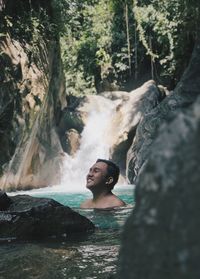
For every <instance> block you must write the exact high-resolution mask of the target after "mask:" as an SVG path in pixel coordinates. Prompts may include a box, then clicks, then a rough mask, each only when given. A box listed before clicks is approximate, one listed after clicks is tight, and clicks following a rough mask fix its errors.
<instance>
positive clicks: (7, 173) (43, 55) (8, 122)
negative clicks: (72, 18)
mask: <svg viewBox="0 0 200 279" xmlns="http://www.w3.org/2000/svg"><path fill="white" fill-rule="evenodd" d="M0 16H1V23H2V25H1V35H0V64H1V73H0V145H1V150H0V172H1V180H0V185H1V188H4V189H6V190H9V189H15V188H18V189H19V188H24V187H26V188H28V187H42V186H47V185H52V184H55V183H56V182H58V179H59V178H58V174H59V168H60V162H61V160H62V156H61V155H60V152H61V151H62V148H61V145H60V140H59V139H58V135H57V131H56V129H57V125H58V122H59V118H60V112H61V109H62V108H63V106H65V105H66V99H65V90H64V77H63V72H62V64H61V59H60V49H59V41H58V37H57V36H56V35H55V29H54V28H55V25H54V23H53V16H54V15H53V9H52V1H48V3H47V2H45V1H42V0H41V1H40V0H38V1H28V0H25V1H22V0H17V1H10V0H7V1H6V0H3V1H1V2H0Z"/></svg>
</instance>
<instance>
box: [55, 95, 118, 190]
mask: <svg viewBox="0 0 200 279" xmlns="http://www.w3.org/2000/svg"><path fill="white" fill-rule="evenodd" d="M96 98H97V102H96V105H95V106H93V107H92V108H91V111H90V112H89V114H88V118H87V123H86V125H85V127H84V130H83V132H82V134H81V143H80V148H79V150H78V151H77V153H76V155H75V157H71V156H69V155H68V154H66V155H65V159H64V164H63V177H62V180H61V185H60V190H61V189H62V190H66V191H83V190H84V189H85V184H86V175H87V173H88V170H89V168H90V167H91V166H92V165H93V164H94V163H95V161H96V160H97V159H98V158H103V159H109V149H110V143H111V139H112V134H111V133H110V131H111V123H112V118H113V115H114V113H115V108H116V102H113V101H111V100H109V99H106V98H104V97H100V96H96Z"/></svg>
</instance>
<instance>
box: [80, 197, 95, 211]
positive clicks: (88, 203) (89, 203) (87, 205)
mask: <svg viewBox="0 0 200 279" xmlns="http://www.w3.org/2000/svg"><path fill="white" fill-rule="evenodd" d="M92 205H93V202H92V200H91V199H89V200H86V201H84V202H83V203H82V204H81V205H80V208H85V209H86V208H91V207H92Z"/></svg>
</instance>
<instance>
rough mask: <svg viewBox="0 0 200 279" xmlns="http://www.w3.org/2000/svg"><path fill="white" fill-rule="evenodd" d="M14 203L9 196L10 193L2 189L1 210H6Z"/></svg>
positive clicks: (0, 193) (0, 192) (0, 197)
mask: <svg viewBox="0 0 200 279" xmlns="http://www.w3.org/2000/svg"><path fill="white" fill-rule="evenodd" d="M11 203H12V200H11V199H10V198H9V197H8V195H7V194H6V193H5V192H4V191H1V190H0V211H2V210H6V209H7V208H8V207H9V206H10V204H11Z"/></svg>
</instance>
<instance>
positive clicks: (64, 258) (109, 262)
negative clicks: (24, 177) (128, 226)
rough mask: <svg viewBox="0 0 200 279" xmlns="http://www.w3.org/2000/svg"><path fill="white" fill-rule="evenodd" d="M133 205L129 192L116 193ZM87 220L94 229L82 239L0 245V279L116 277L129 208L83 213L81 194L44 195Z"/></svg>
mask: <svg viewBox="0 0 200 279" xmlns="http://www.w3.org/2000/svg"><path fill="white" fill-rule="evenodd" d="M117 194H118V196H120V197H121V198H123V199H124V200H125V201H126V202H127V203H130V204H132V205H133V193H132V190H130V189H129V190H127V191H126V190H123V191H122V192H120V191H119V192H118V193H117ZM33 195H34V196H38V195H40V196H45V197H47V196H48V197H50V196H51V197H52V198H55V199H56V200H58V201H59V202H62V203H63V204H65V205H69V203H71V205H70V206H71V207H73V209H74V210H76V211H78V212H79V213H80V214H82V215H84V216H86V217H87V218H89V219H90V220H91V221H92V222H93V223H94V224H95V226H96V231H95V233H94V234H90V235H88V236H87V238H86V239H84V240H81V239H76V240H75V239H73V240H72V239H71V240H69V241H64V242H56V241H55V242H41V243H38V242H31V243H30V242H21V243H12V242H11V243H6V244H5V243H4V244H1V245H0V254H1V258H0V279H1V278H2V279H15V278H16V279H18V278H20V279H29V278H30V279H32V278H34V279H64V278H67V279H80V278H82V279H95V278H98V279H106V278H107V279H108V278H110V279H111V278H114V274H115V273H116V262H117V255H118V251H119V246H120V234H121V230H122V226H123V224H124V222H125V220H126V218H127V217H128V216H129V214H130V213H131V211H132V208H133V206H129V207H123V208H119V209H116V210H91V209H90V210H84V209H80V208H79V207H78V206H79V204H80V203H81V202H82V200H84V199H85V198H86V195H88V194H87V193H84V194H80V195H79V194H77V193H76V194H69V193H65V194H63V193H57V194H55V193H54V194H53V193H50V194H48V193H46V194H45V195H44V194H43V195H41V194H36V193H35V194H33Z"/></svg>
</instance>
